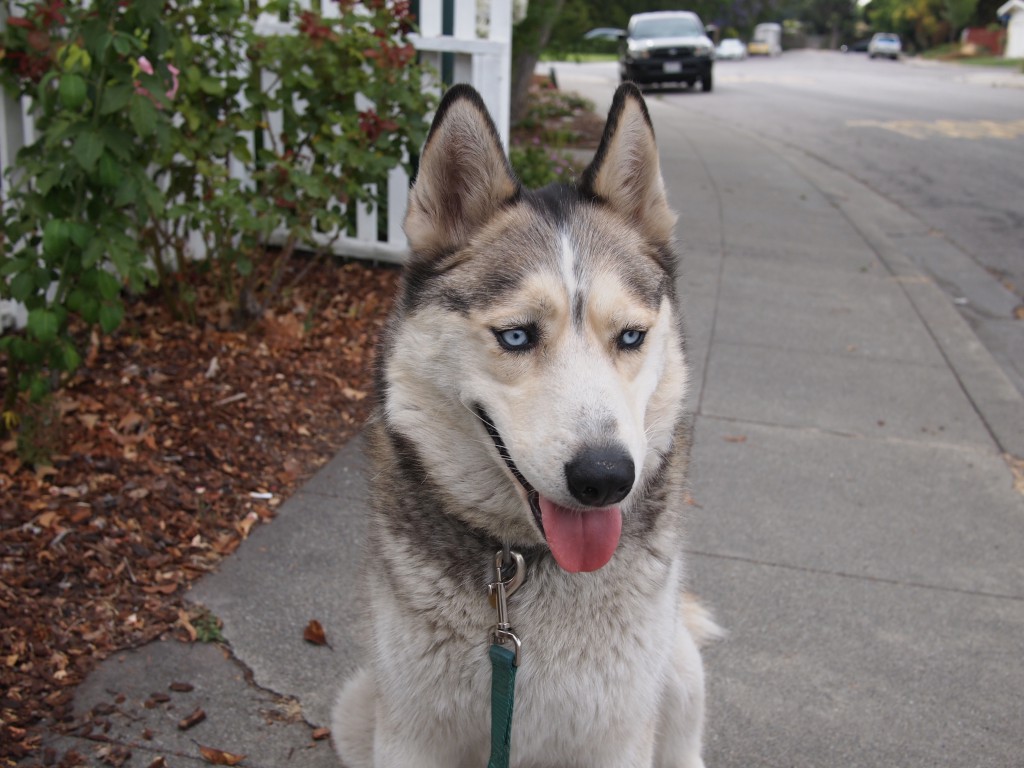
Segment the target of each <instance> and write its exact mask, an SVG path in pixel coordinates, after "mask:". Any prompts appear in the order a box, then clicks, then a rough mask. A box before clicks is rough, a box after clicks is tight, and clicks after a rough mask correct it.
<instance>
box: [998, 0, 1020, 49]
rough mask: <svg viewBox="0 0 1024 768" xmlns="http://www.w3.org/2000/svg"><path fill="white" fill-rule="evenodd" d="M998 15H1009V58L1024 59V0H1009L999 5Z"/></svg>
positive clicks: (1007, 45)
mask: <svg viewBox="0 0 1024 768" xmlns="http://www.w3.org/2000/svg"><path fill="white" fill-rule="evenodd" d="M996 16H998V17H999V18H1000V19H1001V18H1003V17H1004V16H1009V17H1010V20H1009V22H1007V24H1006V50H1005V51H1004V52H1003V56H1005V57H1006V58H1008V59H1024V0H1009V1H1008V2H1006V3H1003V4H1002V5H1001V6H999V10H998V11H996Z"/></svg>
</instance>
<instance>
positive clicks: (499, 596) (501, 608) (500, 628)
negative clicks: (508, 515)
mask: <svg viewBox="0 0 1024 768" xmlns="http://www.w3.org/2000/svg"><path fill="white" fill-rule="evenodd" d="M506 551H507V552H508V555H509V556H510V557H511V560H512V562H511V564H510V565H511V566H514V567H515V571H513V572H512V575H511V576H509V577H508V578H505V577H504V572H506V571H507V570H508V568H509V566H505V567H503V565H504V564H505V552H506ZM494 575H495V577H496V581H495V582H494V583H493V584H488V585H487V595H488V596H489V597H490V601H491V607H492V608H496V609H497V611H498V623H497V624H495V625H494V626H493V627H491V642H492V643H494V644H495V645H508V644H510V643H511V644H512V646H513V648H514V650H515V665H516V666H517V667H518V666H519V650H520V647H521V643H520V642H519V638H518V637H516V634H515V632H513V631H512V625H511V624H510V623H509V620H508V598H509V597H511V596H512V593H513V592H515V591H516V590H517V589H519V587H520V586H522V584H523V582H524V581H526V561H525V560H523V556H522V555H521V554H519V553H518V552H513V551H511V550H500V549H499V550H498V552H497V554H495V556H494Z"/></svg>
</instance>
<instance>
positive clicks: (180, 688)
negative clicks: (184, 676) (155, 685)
mask: <svg viewBox="0 0 1024 768" xmlns="http://www.w3.org/2000/svg"><path fill="white" fill-rule="evenodd" d="M167 687H168V688H170V689H171V690H172V691H174V692H175V693H189V692H191V691H193V690H195V686H194V685H192V683H179V682H173V683H171V684H170V685H169V686H167Z"/></svg>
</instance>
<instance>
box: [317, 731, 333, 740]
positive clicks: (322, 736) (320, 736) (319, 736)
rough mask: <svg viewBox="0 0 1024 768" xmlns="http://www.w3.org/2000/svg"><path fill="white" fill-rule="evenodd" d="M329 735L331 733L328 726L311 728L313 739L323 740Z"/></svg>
mask: <svg viewBox="0 0 1024 768" xmlns="http://www.w3.org/2000/svg"><path fill="white" fill-rule="evenodd" d="M330 735H331V729H330V728H314V729H313V741H323V740H324V739H326V738H328V737H330Z"/></svg>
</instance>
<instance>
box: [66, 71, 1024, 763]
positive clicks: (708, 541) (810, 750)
mask: <svg viewBox="0 0 1024 768" xmlns="http://www.w3.org/2000/svg"><path fill="white" fill-rule="evenodd" d="M560 83H561V85H562V87H564V88H568V89H571V90H578V91H580V92H583V93H584V95H587V96H590V97H591V98H593V99H594V100H595V101H596V102H597V103H598V108H599V109H604V108H606V106H607V104H608V101H609V100H610V95H611V94H610V91H608V89H607V86H606V85H603V84H600V83H596V82H589V81H586V80H582V79H579V80H573V79H572V76H571V74H568V73H562V74H560ZM651 113H652V117H653V119H654V121H655V124H656V129H657V132H658V138H659V144H660V149H661V154H662V162H663V170H664V174H665V177H666V181H667V183H668V186H669V193H670V197H671V199H672V202H673V204H674V206H675V207H676V208H677V209H678V210H679V211H680V212H681V214H682V216H681V221H680V227H679V237H680V241H681V245H682V251H683V253H684V258H683V276H682V280H681V285H680V288H681V292H682V296H683V300H684V310H685V313H686V317H687V320H688V328H689V332H690V339H689V344H690V346H689V351H690V358H691V363H692V365H693V369H694V371H693V372H694V376H693V391H692V393H691V398H690V405H691V408H692V409H693V411H694V412H695V414H696V418H695V424H696V436H695V446H694V458H693V497H694V499H695V501H696V506H695V507H694V508H692V509H691V510H690V517H691V541H690V550H691V558H690V563H691V582H692V586H693V588H694V590H695V591H696V592H698V593H699V594H700V595H701V596H702V598H703V599H704V600H705V601H707V602H708V603H709V604H710V605H711V606H712V607H713V609H714V610H715V613H716V616H717V618H718V620H719V621H720V623H722V624H723V625H724V626H725V627H726V628H727V629H728V630H729V633H730V634H729V637H728V638H727V639H726V640H724V641H722V642H720V643H718V644H717V645H715V646H713V647H712V648H710V649H709V650H708V651H707V653H706V655H705V658H706V662H707V668H708V681H709V716H708V727H707V748H706V761H707V764H708V766H709V768H751V767H752V766H780V767H781V766H801V767H803V766H807V767H808V768H810V767H814V768H828V767H830V766H840V765H841V766H843V767H844V768H855V767H856V766H865V767H868V766H870V767H871V768H876V767H878V766H900V768H918V767H920V768H924V767H925V766H928V767H929V768H931V767H933V766H947V765H948V766H971V767H972V768H982V767H984V766H992V767H993V768H995V767H998V768H1012V767H1017V768H1020V767H1021V766H1024V495H1022V493H1021V490H1020V489H1019V488H1018V489H1017V490H1015V488H1014V478H1013V475H1012V473H1011V471H1010V469H1009V467H1008V465H1007V462H1006V460H1005V459H1004V456H1003V454H1004V453H1011V454H1015V455H1017V456H1024V402H1022V400H1021V397H1020V395H1019V393H1018V392H1017V391H1016V389H1015V388H1014V387H1013V386H1012V385H1011V384H1010V382H1009V381H1008V380H1007V378H1006V376H1005V374H1004V373H1003V372H1002V370H1001V369H1000V368H999V366H998V365H997V364H996V363H995V362H994V361H993V360H992V358H991V356H990V355H989V353H988V352H987V351H986V350H985V349H984V347H983V346H982V345H981V344H980V343H979V342H978V340H977V339H976V338H975V336H974V335H973V333H972V332H971V330H970V329H969V327H968V326H967V325H966V323H965V322H964V320H963V319H962V318H961V317H960V315H959V314H958V313H957V311H956V310H955V308H954V307H953V306H952V305H951V304H950V302H949V300H948V299H947V298H946V296H945V295H944V294H943V293H942V291H941V290H940V289H939V288H938V287H936V286H935V285H934V284H933V283H932V282H930V280H929V279H928V278H926V277H925V276H924V275H923V274H922V273H921V272H920V271H918V270H917V269H916V268H915V266H914V261H913V255H914V253H915V252H917V251H918V250H919V249H926V248H928V247H930V246H933V245H934V240H930V239H929V238H928V233H927V232H923V231H921V228H920V225H919V224H917V223H916V222H914V221H912V220H910V219H908V218H907V216H906V214H904V213H903V212H902V211H900V210H899V209H896V208H895V207H893V206H891V205H890V204H888V203H887V202H886V201H884V200H882V199H880V198H879V197H877V196H876V195H875V194H874V193H872V192H871V191H870V190H868V189H866V188H864V187H862V186H860V185H859V184H858V183H857V182H855V181H853V180H851V179H849V178H848V177H845V176H843V175H842V174H840V173H838V172H836V171H835V170H833V169H831V168H829V167H827V166H825V165H822V164H820V163H816V162H815V161H813V160H811V159H809V158H807V157H805V156H801V155H797V154H795V153H793V152H792V151H788V150H786V149H785V148H784V147H781V146H773V145H772V144H771V143H770V142H767V141H764V140H758V139H756V138H752V137H751V135H750V134H740V133H738V132H736V131H733V130H730V129H729V128H728V127H725V126H722V125H719V124H716V123H713V122H710V121H701V120H694V121H681V120H679V119H678V115H677V114H675V113H672V112H671V111H669V108H668V107H667V106H665V105H664V104H660V103H658V102H657V101H652V103H651ZM363 467H364V464H363V459H362V454H361V446H360V445H359V441H356V442H355V443H353V444H350V445H349V446H347V447H346V448H345V449H344V450H342V451H341V453H340V454H339V455H338V456H337V457H336V458H335V459H334V461H333V462H332V463H331V464H329V465H328V466H327V467H326V468H325V469H324V470H323V471H321V472H320V473H319V474H318V475H317V476H316V477H315V478H314V479H313V480H312V481H311V482H310V483H309V484H308V485H306V486H305V487H304V488H303V489H302V490H301V491H300V492H299V493H298V494H297V495H296V496H294V497H293V498H292V499H290V500H289V501H288V502H287V503H286V504H285V505H284V506H283V507H282V509H281V511H280V514H279V516H278V517H277V518H276V519H275V520H274V521H273V523H272V524H270V525H267V526H263V527H261V528H260V529H258V530H256V531H254V533H253V535H252V536H251V537H250V539H249V540H248V541H247V542H246V543H245V544H244V545H243V546H242V547H241V548H240V549H239V551H238V552H237V553H236V554H235V555H233V556H232V557H231V558H229V559H228V560H227V561H226V562H225V563H224V566H223V568H222V570H221V571H220V572H219V573H217V574H214V575H211V576H209V577H207V578H205V579H203V580H202V581H201V582H199V584H198V585H197V586H196V588H195V589H194V590H193V592H192V594H191V596H190V597H191V599H192V600H194V601H196V602H198V603H201V604H203V605H205V606H207V607H208V608H209V609H210V610H211V611H212V612H213V613H214V614H215V615H217V616H218V617H220V618H221V619H222V620H223V622H224V635H225V637H226V639H227V641H228V643H229V645H230V650H226V649H222V648H220V647H217V646H210V645H193V646H185V645H182V644H179V643H176V642H173V641H169V642H164V643H155V644H152V645H150V646H148V647H146V648H143V649H140V650H138V651H133V652H126V653H121V654H118V655H117V656H115V657H114V658H112V659H110V660H108V661H107V662H105V663H104V664H103V665H101V667H100V668H99V669H98V670H97V671H96V672H95V673H94V674H93V675H92V676H90V678H89V679H88V680H87V681H86V682H85V684H84V685H83V686H82V687H81V688H80V690H79V691H78V695H77V697H76V711H77V712H78V713H79V714H81V715H85V714H86V713H88V712H89V711H94V712H97V713H98V716H99V717H100V720H101V723H100V725H98V726H97V728H96V733H100V732H101V731H102V729H103V727H104V726H103V722H106V723H109V726H107V729H108V730H107V731H106V733H105V734H104V736H105V738H107V739H109V740H110V741H108V742H98V741H94V740H87V739H62V740H59V741H53V742H51V744H52V745H54V746H57V747H60V748H69V747H74V748H76V749H77V750H78V751H79V752H81V753H82V754H85V755H89V756H91V759H92V760H93V762H92V763H91V764H93V765H97V766H100V765H104V764H107V763H103V762H102V755H101V752H102V751H103V750H107V751H108V752H110V751H115V752H116V750H117V749H130V750H131V752H132V757H131V759H130V760H129V761H128V762H126V763H125V764H126V765H130V766H149V765H151V764H154V765H161V763H159V762H156V763H154V761H155V760H156V759H157V758H158V757H163V758H165V760H166V764H167V765H170V766H190V765H195V766H199V765H207V763H206V762H205V761H204V760H203V759H202V757H201V756H200V752H199V745H203V746H207V747H214V748H217V749H220V750H224V751H227V752H231V753H235V754H245V755H247V757H246V759H245V760H244V761H243V762H242V765H245V766H253V767H256V766H259V767H260V768H282V767H283V766H303V767H306V766H308V767H310V768H319V767H320V766H324V767H325V768H326V767H327V766H334V767H335V768H336V766H337V761H336V760H335V758H334V757H333V753H332V751H331V747H330V744H329V743H328V742H327V741H314V739H313V729H314V727H316V726H324V725H326V724H327V723H328V713H329V710H330V705H331V700H332V698H333V696H334V693H335V690H336V688H337V686H338V683H339V681H340V680H341V679H342V678H343V677H344V676H345V675H346V674H347V673H348V672H349V671H350V670H351V668H352V666H353V664H354V660H355V658H356V653H357V643H358V638H357V636H356V629H355V622H356V620H357V614H358V611H359V608H360V604H361V599H360V592H359V583H358V580H357V578H356V573H357V567H358V559H359V554H358V553H359V551H360V546H361V540H362V537H363V522H362V520H363V515H364V510H365V508H366V499H365V486H364V483H363V480H362V471H363ZM1020 482H1021V483H1024V480H1022V481H1020ZM311 619H316V620H317V621H319V622H320V623H321V624H322V625H323V627H324V628H325V630H326V634H327V639H328V640H329V641H330V647H328V646H314V645H310V644H308V643H306V642H304V641H303V639H302V633H303V629H304V628H305V626H306V624H307V623H308V622H309V621H310V620H311ZM174 682H179V683H188V684H190V685H191V686H192V690H190V691H185V692H175V691H171V690H169V686H170V684H171V683H174ZM179 687H180V686H179ZM154 694H161V695H160V696H154ZM167 697H169V699H168V700H164V699H165V698H167ZM197 707H199V708H202V709H203V710H204V712H205V714H206V718H205V720H203V721H202V722H201V723H199V724H198V725H195V726H194V727H192V728H190V729H188V730H184V731H183V730H179V728H178V722H179V721H180V720H181V719H183V718H185V717H186V716H188V715H189V714H190V713H191V712H193V711H194V710H195V709H196V708H197Z"/></svg>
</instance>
